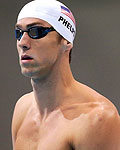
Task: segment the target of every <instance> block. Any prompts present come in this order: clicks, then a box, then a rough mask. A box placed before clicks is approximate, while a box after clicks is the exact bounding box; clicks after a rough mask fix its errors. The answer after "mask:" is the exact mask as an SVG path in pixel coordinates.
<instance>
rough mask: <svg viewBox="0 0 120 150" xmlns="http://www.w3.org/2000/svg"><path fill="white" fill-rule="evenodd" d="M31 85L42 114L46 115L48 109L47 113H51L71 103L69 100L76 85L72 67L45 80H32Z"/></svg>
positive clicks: (59, 71) (59, 70) (58, 71)
mask: <svg viewBox="0 0 120 150" xmlns="http://www.w3.org/2000/svg"><path fill="white" fill-rule="evenodd" d="M31 83H32V86H33V92H34V96H35V100H36V102H37V105H38V107H39V109H40V112H41V113H42V112H43V113H44V111H45V110H46V109H47V112H48V113H50V112H52V111H53V110H55V109H57V108H59V107H60V106H61V105H64V104H65V103H69V102H67V100H68V99H69V98H68V97H69V96H70V94H71V91H72V90H71V89H72V86H73V85H74V78H73V76H72V73H71V70H70V67H66V69H64V67H63V70H61V69H58V70H57V71H56V72H55V73H52V74H50V75H48V77H46V78H44V79H40V80H33V79H32V80H31Z"/></svg>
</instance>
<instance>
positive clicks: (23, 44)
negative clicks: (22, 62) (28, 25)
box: [18, 32, 31, 51]
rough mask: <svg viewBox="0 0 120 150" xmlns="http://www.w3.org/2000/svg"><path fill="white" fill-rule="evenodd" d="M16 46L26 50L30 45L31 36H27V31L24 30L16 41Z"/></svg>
mask: <svg viewBox="0 0 120 150" xmlns="http://www.w3.org/2000/svg"><path fill="white" fill-rule="evenodd" d="M18 46H19V47H20V48H21V49H22V50H24V51H26V50H29V49H30V46H31V38H30V37H29V35H28V33H27V32H24V33H23V35H22V37H21V39H20V40H19V41H18Z"/></svg>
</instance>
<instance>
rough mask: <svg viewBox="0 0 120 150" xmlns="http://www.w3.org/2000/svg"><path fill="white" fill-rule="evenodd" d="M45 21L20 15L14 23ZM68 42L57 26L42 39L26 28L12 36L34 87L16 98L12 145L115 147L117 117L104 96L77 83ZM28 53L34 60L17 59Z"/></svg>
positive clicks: (70, 149)
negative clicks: (31, 36)
mask: <svg viewBox="0 0 120 150" xmlns="http://www.w3.org/2000/svg"><path fill="white" fill-rule="evenodd" d="M33 23H34V25H41V26H44V27H50V25H49V24H48V23H47V22H45V21H43V20H40V19H36V18H24V19H21V20H19V21H18V22H17V24H16V26H17V27H19V28H21V29H23V30H26V28H27V26H28V25H31V24H33ZM71 48H72V44H71V43H69V42H68V41H66V40H65V39H63V38H61V39H60V36H59V34H58V33H57V32H56V31H53V32H50V33H48V35H47V36H45V37H44V38H41V39H37V40H34V39H31V38H30V37H29V36H28V34H27V33H24V34H23V37H22V38H21V40H20V41H17V49H18V54H19V58H20V66H21V71H22V73H23V74H24V75H25V76H27V77H30V78H31V85H32V87H33V91H32V92H31V93H28V94H25V95H24V96H22V97H21V98H20V99H19V100H18V101H17V103H16V106H15V110H14V114H13V120H12V141H13V150H48V149H49V150H120V118H119V114H118V111H117V109H116V108H115V106H114V105H113V104H112V103H111V102H110V101H109V100H108V99H107V98H105V97H104V96H102V95H101V94H99V93H97V92H96V91H94V90H93V89H91V88H89V87H88V86H86V85H83V84H81V83H79V82H77V81H76V80H75V79H74V77H73V75H72V72H71V69H70V65H69V53H70V50H71ZM24 54H27V55H29V56H31V57H32V58H33V59H32V60H30V61H22V60H21V56H22V55H24Z"/></svg>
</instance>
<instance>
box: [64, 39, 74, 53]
mask: <svg viewBox="0 0 120 150" xmlns="http://www.w3.org/2000/svg"><path fill="white" fill-rule="evenodd" d="M72 47H73V45H72V43H70V42H68V41H67V43H66V49H65V51H70V50H71V49H72Z"/></svg>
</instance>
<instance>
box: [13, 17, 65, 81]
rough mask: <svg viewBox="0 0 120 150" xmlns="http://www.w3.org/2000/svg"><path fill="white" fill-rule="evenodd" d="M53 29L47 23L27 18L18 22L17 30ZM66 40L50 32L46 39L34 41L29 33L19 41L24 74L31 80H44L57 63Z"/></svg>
mask: <svg viewBox="0 0 120 150" xmlns="http://www.w3.org/2000/svg"><path fill="white" fill-rule="evenodd" d="M34 26H42V27H51V26H50V25H49V24H48V23H47V22H45V21H43V20H40V19H36V18H25V19H21V20H19V21H18V22H17V24H16V28H18V29H22V30H27V29H28V27H34ZM63 42H64V39H63V38H62V37H60V35H59V34H58V33H57V32H56V31H51V32H49V33H48V34H47V35H46V36H45V37H43V38H40V39H32V38H30V37H29V35H28V33H27V32H24V33H23V36H22V37H21V39H20V40H17V50H18V54H19V60H20V66H21V70H22V73H23V74H24V75H26V76H29V77H31V78H38V77H40V78H42V77H44V76H45V75H47V74H48V73H49V72H50V71H51V69H52V67H53V65H54V64H55V63H56V61H57V59H58V57H59V55H60V53H61V52H60V51H61V48H62V47H63V46H62V43H63Z"/></svg>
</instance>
